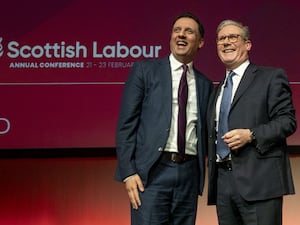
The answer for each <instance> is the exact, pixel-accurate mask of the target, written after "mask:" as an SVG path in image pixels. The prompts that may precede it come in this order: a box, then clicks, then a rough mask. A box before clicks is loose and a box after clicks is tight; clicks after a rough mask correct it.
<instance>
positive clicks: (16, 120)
mask: <svg viewBox="0 0 300 225" xmlns="http://www.w3.org/2000/svg"><path fill="white" fill-rule="evenodd" d="M158 6H159V9H158V8H157V7H158ZM183 11H191V12H193V13H195V14H196V15H197V16H199V18H200V19H201V20H202V22H203V24H204V26H205V28H206V36H205V42H206V44H205V46H204V48H203V49H201V50H200V52H199V56H198V59H197V60H196V62H195V64H196V67H197V68H198V69H199V70H201V71H202V72H204V73H205V74H207V76H208V77H209V78H210V79H211V80H213V81H214V82H218V81H220V80H221V79H222V77H223V74H224V68H223V66H222V65H221V63H220V62H219V59H218V57H217V54H216V49H215V48H216V46H215V30H216V27H217V25H218V23H219V22H220V21H221V20H223V19H227V18H232V19H237V20H240V21H242V22H244V23H245V24H247V25H249V27H250V30H251V31H252V42H253V49H252V51H251V60H252V61H253V62H254V63H257V64H264V65H270V66H278V67H283V68H284V69H285V70H286V71H287V73H288V75H289V79H290V81H291V85H292V89H293V95H294V102H295V106H296V108H297V117H298V118H299V110H298V109H299V108H300V100H299V99H300V98H299V94H300V87H299V76H298V73H299V69H298V64H299V63H298V62H299V58H300V55H299V52H300V51H299V50H300V44H299V40H300V33H299V31H298V29H297V27H298V22H299V21H300V13H299V11H300V3H298V2H295V1H292V0H277V1H268V0H265V1H263V0H261V1H258V0H255V1H250V2H247V3H244V2H241V1H237V0H231V1H216V2H214V1H200V0H198V1H195V0H188V1H176V2H172V6H170V3H169V2H164V1H157V0H153V1H149V2H143V3H141V2H140V1H130V2H128V1H106V2H105V3H103V2H101V1H98V0H51V1H50V0H45V1H38V0H28V1H26V2H24V1H20V0H11V1H6V2H5V3H2V4H1V13H0V85H1V88H0V95H1V110H0V140H1V141H0V148H8V149H10V148H24V149H28V148H74V147H76V148H86V147H114V146H115V141H114V137H115V127H116V121H117V116H118V111H119V103H120V98H121V94H122V89H123V84H124V81H125V79H126V76H127V74H128V71H129V70H130V67H131V66H132V63H133V62H135V61H136V60H139V59H142V58H156V57H163V56H166V55H168V54H169V38H170V32H171V22H172V21H173V18H174V17H175V16H176V15H177V14H179V13H181V12H183ZM299 132H300V131H297V133H296V134H295V135H293V136H292V137H291V138H289V144H290V145H299V142H300V141H299V140H300V138H299V135H300V134H299Z"/></svg>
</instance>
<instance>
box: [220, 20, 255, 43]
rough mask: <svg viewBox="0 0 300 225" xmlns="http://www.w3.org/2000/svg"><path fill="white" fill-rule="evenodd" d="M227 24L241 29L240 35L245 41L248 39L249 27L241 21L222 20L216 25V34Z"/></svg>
mask: <svg viewBox="0 0 300 225" xmlns="http://www.w3.org/2000/svg"><path fill="white" fill-rule="evenodd" d="M228 25H233V26H237V27H239V28H241V30H242V33H241V36H242V37H243V38H244V40H246V41H248V40H250V31H249V28H248V27H247V26H244V25H243V24H242V23H241V22H238V21H234V20H223V21H222V22H221V23H220V24H219V26H218V27H217V35H218V33H219V32H220V30H221V29H223V28H224V27H225V26H228Z"/></svg>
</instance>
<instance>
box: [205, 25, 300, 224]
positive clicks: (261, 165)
mask: <svg viewBox="0 0 300 225" xmlns="http://www.w3.org/2000/svg"><path fill="white" fill-rule="evenodd" d="M250 49H251V41H250V35H249V29H248V27H246V26H243V25H242V24H241V23H239V22H236V21H232V20H225V21H223V22H222V23H220V25H219V26H218V29H217V51H218V55H219V58H220V59H221V61H222V62H223V64H224V65H225V67H226V77H225V80H224V81H223V82H221V83H220V85H219V86H218V87H217V88H216V89H215V91H214V93H213V94H212V96H211V98H210V101H209V106H208V117H209V118H208V132H209V143H208V145H209V154H208V166H209V178H208V179H209V187H208V204H216V206H217V214H218V220H219V224H220V225H250V224H251V225H279V224H282V201H283V195H287V194H294V185H293V179H292V174H291V168H290V161H289V155H288V152H287V143H286V138H287V137H288V136H289V135H291V134H293V133H294V132H295V130H296V119H295V110H294V107H293V103H292V93H291V89H290V86H289V82H288V79H287V75H286V74H285V72H284V71H283V70H282V69H278V68H271V67H262V66H256V65H254V64H252V63H251V62H250V61H249V57H248V53H249V51H250ZM231 71H233V73H231ZM228 74H232V75H228ZM229 76H230V77H231V78H232V82H233V85H232V86H231V84H230V80H229V78H228V77H229ZM229 87H232V89H231V93H230V94H231V97H230V101H231V105H230V101H229V106H230V109H229V115H228V116H227V119H225V120H224V119H223V115H224V112H225V111H226V110H225V109H224V107H223V105H222V102H223V99H222V96H223V93H224V96H225V95H226V96H227V94H225V93H228V90H229ZM227 105H228V104H227ZM220 110H221V111H220ZM221 115H222V116H221ZM224 122H225V125H226V126H227V129H228V130H227V131H226V132H225V133H222V130H223V129H224V127H222V125H223V124H224ZM221 124H222V125H221ZM218 137H219V138H218ZM222 144H224V146H225V147H224V148H222ZM226 149H227V150H228V151H227V150H226ZM223 150H224V151H223ZM223 152H226V154H223Z"/></svg>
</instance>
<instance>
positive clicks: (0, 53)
mask: <svg viewBox="0 0 300 225" xmlns="http://www.w3.org/2000/svg"><path fill="white" fill-rule="evenodd" d="M1 42H2V37H0V57H1V56H2V55H3V46H2V43H1Z"/></svg>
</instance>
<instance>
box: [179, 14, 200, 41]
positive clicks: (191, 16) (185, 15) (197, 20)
mask: <svg viewBox="0 0 300 225" xmlns="http://www.w3.org/2000/svg"><path fill="white" fill-rule="evenodd" d="M180 18H191V19H193V20H195V22H196V23H197V24H198V29H199V33H200V36H201V37H202V38H204V33H205V30H204V27H203V25H202V23H201V22H200V20H199V19H198V17H197V16H195V15H194V14H192V13H190V12H185V13H182V14H180V15H179V16H177V17H176V18H175V19H174V21H173V25H174V24H175V23H176V21H177V20H178V19H180Z"/></svg>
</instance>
